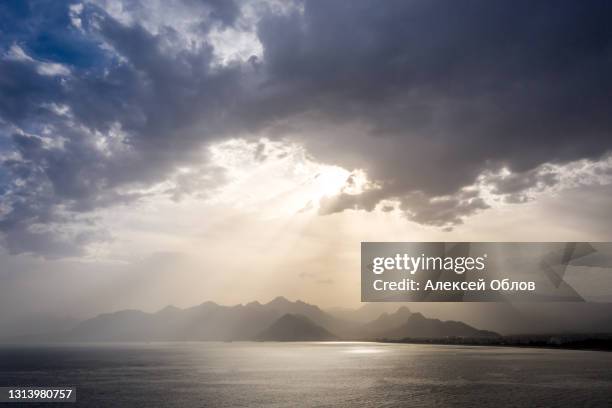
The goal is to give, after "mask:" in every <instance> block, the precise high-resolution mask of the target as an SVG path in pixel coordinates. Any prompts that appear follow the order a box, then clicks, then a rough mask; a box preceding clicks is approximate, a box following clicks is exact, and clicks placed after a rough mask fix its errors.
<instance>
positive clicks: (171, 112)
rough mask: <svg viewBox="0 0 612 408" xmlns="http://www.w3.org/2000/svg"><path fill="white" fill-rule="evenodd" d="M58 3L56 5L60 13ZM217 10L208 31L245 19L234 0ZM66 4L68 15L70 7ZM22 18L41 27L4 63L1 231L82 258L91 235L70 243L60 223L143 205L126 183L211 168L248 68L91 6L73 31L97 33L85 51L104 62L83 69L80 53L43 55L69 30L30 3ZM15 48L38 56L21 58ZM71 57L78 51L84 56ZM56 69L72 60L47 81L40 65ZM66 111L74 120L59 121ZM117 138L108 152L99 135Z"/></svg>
mask: <svg viewBox="0 0 612 408" xmlns="http://www.w3.org/2000/svg"><path fill="white" fill-rule="evenodd" d="M58 3H59V2H51V3H48V4H46V5H47V6H49V7H51V8H53V9H55V8H57V7H58V6H57V4H58ZM189 3H190V4H191V3H194V4H195V3H197V2H189ZM203 3H204V2H203ZM228 3H229V2H228ZM134 4H135V3H134ZM212 4H213V5H214V7H213V8H212V10H213V12H212V13H211V16H212V17H211V18H212V19H213V21H209V23H210V24H213V23H214V19H216V18H218V19H220V20H221V22H222V23H223V24H228V23H231V21H233V20H234V19H235V15H232V13H231V10H230V9H229V8H228V7H230V6H229V4H228V5H222V4H217V3H216V2H212ZM38 6H40V4H39V5H38ZM62 6H63V14H64V15H65V16H67V15H68V5H67V4H63V5H62ZM4 8H5V10H3V13H2V18H3V19H6V18H8V19H9V20H10V21H12V19H13V18H16V17H15V13H13V14H10V13H9V12H8V11H7V10H6V9H8V8H9V7H8V5H6V4H5V5H4ZM7 15H8V17H7ZM52 15H53V16H55V13H53V14H52ZM19 17H20V18H22V19H23V20H24V21H23V25H24V26H33V27H30V29H29V30H26V32H24V33H21V32H20V33H18V34H19V35H12V36H11V35H7V36H5V37H4V39H6V40H7V41H6V42H5V41H3V43H2V53H3V54H4V57H5V58H3V59H2V60H1V61H0V75H1V80H0V88H1V89H0V116H1V118H2V122H0V125H1V126H2V127H1V130H2V138H3V140H2V144H1V145H0V146H7V148H4V149H3V151H4V152H5V153H7V156H6V158H4V159H2V170H3V173H5V176H6V177H5V178H3V179H4V180H5V182H4V183H3V184H4V185H3V189H2V196H1V198H2V204H3V206H2V207H1V208H0V210H2V219H1V221H0V231H2V233H3V241H4V246H5V247H6V248H8V249H9V251H11V252H13V253H20V252H36V253H40V254H43V255H50V254H56V255H58V256H59V255H76V254H79V253H80V249H81V247H82V245H83V244H84V243H87V242H89V239H85V235H84V234H85V233H84V232H82V231H81V232H75V233H69V234H67V235H66V231H62V225H65V224H67V223H69V222H71V221H72V222H74V221H78V220H81V221H82V217H80V215H81V214H85V213H87V212H89V211H91V210H94V209H96V208H104V207H107V206H110V205H117V204H121V203H122V202H129V201H131V200H134V199H137V198H139V197H140V196H141V194H140V193H134V192H127V193H126V192H125V190H126V189H125V187H128V188H129V187H134V188H137V187H142V186H147V185H148V184H150V183H154V182H157V181H160V180H162V179H163V178H164V176H166V175H167V174H168V172H169V171H171V170H172V169H173V167H174V166H176V165H177V164H185V163H189V162H192V161H194V160H201V159H202V157H201V155H199V154H198V151H199V149H198V148H199V147H200V146H201V145H202V143H203V142H205V141H208V140H212V139H214V137H219V136H222V135H223V134H224V133H225V132H227V131H228V129H231V126H226V125H225V122H226V121H225V120H223V121H222V122H223V123H221V122H219V123H216V119H215V118H214V117H215V116H216V117H221V116H223V113H224V112H225V111H226V110H227V109H228V108H230V107H231V105H232V97H233V95H235V94H237V93H238V92H237V91H236V88H237V87H238V86H239V84H240V81H239V74H240V67H228V68H226V69H217V70H215V71H214V72H213V71H212V70H211V67H210V65H211V64H210V63H211V58H212V48H211V47H210V46H209V45H208V44H206V43H204V44H203V45H202V46H200V47H197V48H195V49H193V48H192V49H190V50H189V51H187V50H183V49H181V48H179V47H175V44H173V43H172V41H175V37H174V35H173V30H172V29H171V28H166V29H165V30H164V32H163V34H159V35H153V34H151V33H149V32H148V31H146V30H145V29H143V28H142V27H141V26H140V25H138V24H135V25H131V26H127V25H123V24H121V23H119V22H118V21H116V20H114V19H113V18H111V17H110V16H108V15H107V14H106V13H105V12H104V11H103V10H100V9H98V8H96V7H93V6H91V7H86V8H85V10H84V11H83V26H84V29H85V30H90V31H84V32H81V31H79V30H77V29H76V28H74V27H68V26H65V27H64V30H66V31H69V32H70V34H71V35H72V36H73V37H76V38H79V37H88V41H87V44H86V45H87V47H84V48H83V50H82V51H83V52H84V53H86V54H92V51H91V48H92V47H93V48H95V49H97V55H96V59H98V60H100V61H103V64H101V65H98V66H93V67H85V68H83V67H79V66H78V65H75V64H72V62H73V60H79V57H78V55H77V56H73V57H71V58H66V59H59V60H49V59H43V58H42V57H41V56H40V55H37V54H35V53H34V50H36V49H37V48H39V47H40V44H38V42H39V41H41V40H40V38H41V37H44V36H45V35H46V33H48V32H55V31H57V30H59V28H58V27H57V24H62V25H64V24H68V23H69V22H68V21H67V20H61V21H60V22H58V21H57V19H55V18H48V19H47V18H46V16H45V15H44V13H43V11H42V10H41V9H40V8H37V7H35V5H32V6H31V7H29V8H28V7H25V8H24V10H21V12H20V14H19ZM9 34H10V33H9ZM67 35H68V34H66V36H67ZM75 42H78V41H76V40H75V41H73V43H75ZM82 42H85V40H82ZM15 46H18V47H19V48H20V49H23V52H24V53H26V54H27V55H28V57H27V58H15V57H14V56H12V57H11V56H10V55H9V53H10V50H11V48H12V47H13V48H14V47H15ZM109 47H110V48H111V51H109ZM173 47H174V49H173ZM165 48H170V49H173V50H172V52H170V51H166V50H165ZM73 51H74V52H73V54H75V55H76V54H78V52H79V51H80V50H78V49H77V50H73ZM52 62H53V63H62V64H64V65H65V66H66V67H69V68H70V72H71V73H70V74H68V75H44V74H41V73H40V70H39V69H38V68H39V67H40V66H41V64H44V63H52ZM53 104H55V105H53ZM53 106H55V108H53ZM58 107H66V108H68V112H67V113H64V114H60V113H58V112H57V110H58V109H59V108H58ZM220 123H221V124H220ZM112 132H115V133H116V134H118V135H120V137H121V140H119V141H116V142H115V145H114V146H111V147H109V149H107V150H106V151H105V150H104V149H101V148H100V146H99V143H100V141H101V137H102V136H108V135H109V134H110V133H112ZM108 140H110V139H108V138H107V142H108ZM47 141H50V142H52V143H51V145H49V143H46V142H47ZM193 182H194V181H193V180H191V183H193ZM186 183H187V181H186V180H185V178H184V177H183V179H182V180H181V181H180V183H178V185H177V187H176V189H175V191H173V192H171V194H172V195H173V196H174V197H177V196H178V195H179V194H180V192H179V190H181V191H185V189H186V187H185V186H186ZM209 184H210V183H209ZM120 187H124V189H123V190H124V191H123V192H119V188H120ZM59 232H62V234H60V233H59ZM90 235H91V236H92V237H93V236H94V235H96V234H93V233H92V234H90ZM45 243H47V244H45Z"/></svg>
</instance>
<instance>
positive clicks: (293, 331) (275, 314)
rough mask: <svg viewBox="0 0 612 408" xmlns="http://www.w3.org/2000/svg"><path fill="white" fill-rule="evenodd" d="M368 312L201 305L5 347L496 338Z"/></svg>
mask: <svg viewBox="0 0 612 408" xmlns="http://www.w3.org/2000/svg"><path fill="white" fill-rule="evenodd" d="M370 309H375V307H368V308H367V309H366V310H365V313H363V315H364V316H365V317H363V316H362V315H359V316H360V317H359V318H352V319H351V318H350V316H347V315H346V314H345V315H342V313H340V314H334V313H330V312H326V311H323V310H321V309H320V308H319V307H317V306H315V305H311V304H308V303H305V302H302V301H300V300H297V301H295V302H292V301H289V300H287V299H286V298H284V297H277V298H275V299H274V300H272V301H270V302H268V303H265V304H262V303H259V302H251V303H248V304H245V305H243V304H239V305H235V306H222V305H219V304H216V303H214V302H205V303H202V304H200V305H198V306H194V307H190V308H186V309H179V308H177V307H174V306H167V307H165V308H163V309H161V310H159V311H158V312H156V313H146V312H142V311H139V310H123V311H118V312H114V313H105V314H101V315H98V316H96V317H94V318H92V319H88V320H85V321H83V322H81V323H78V324H76V325H75V326H74V327H73V328H71V329H69V330H63V331H61V332H57V333H52V334H44V335H35V336H21V337H20V338H13V339H9V341H11V340H12V341H20V342H28V341H29V342H42V341H45V342H48V341H51V342H87V341H100V342H103V341H246V340H257V341H323V340H336V339H339V340H375V339H382V338H385V339H401V338H407V337H409V338H442V337H491V336H498V334H497V333H494V332H491V331H485V330H478V329H476V328H474V327H472V326H470V325H468V324H465V323H462V322H456V321H441V320H439V319H430V318H427V317H425V316H423V314H421V313H413V312H411V311H410V310H409V309H408V308H407V307H399V308H397V309H396V310H395V311H393V312H387V311H383V312H381V313H376V312H373V311H372V310H370ZM355 316H356V315H355ZM355 316H353V317H355ZM5 341H7V340H6V339H5Z"/></svg>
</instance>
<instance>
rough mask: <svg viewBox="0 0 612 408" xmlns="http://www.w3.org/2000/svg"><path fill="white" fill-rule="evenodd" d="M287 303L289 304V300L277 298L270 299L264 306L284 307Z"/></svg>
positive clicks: (282, 297) (281, 297)
mask: <svg viewBox="0 0 612 408" xmlns="http://www.w3.org/2000/svg"><path fill="white" fill-rule="evenodd" d="M288 303H291V302H290V301H289V300H287V298H286V297H284V296H277V297H275V298H274V299H272V300H271V301H269V302H268V303H266V305H268V306H283V305H286V304H288Z"/></svg>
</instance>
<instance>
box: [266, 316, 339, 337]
mask: <svg viewBox="0 0 612 408" xmlns="http://www.w3.org/2000/svg"><path fill="white" fill-rule="evenodd" d="M255 339H256V340H259V341H326V340H337V339H338V337H336V336H334V335H333V334H331V333H330V332H329V331H327V330H326V329H324V328H323V327H321V326H319V325H317V324H315V323H314V322H313V321H312V320H310V319H309V318H307V317H306V316H303V315H297V314H289V313H287V314H286V315H284V316H282V317H281V318H279V319H278V320H277V321H275V322H274V323H273V324H272V325H271V326H270V327H268V328H267V329H265V330H264V331H263V332H261V333H260V334H259V335H258V336H256V338H255Z"/></svg>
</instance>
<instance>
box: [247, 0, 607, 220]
mask: <svg viewBox="0 0 612 408" xmlns="http://www.w3.org/2000/svg"><path fill="white" fill-rule="evenodd" d="M611 16H612V5H611V4H610V3H609V2H605V1H595V2H574V1H554V2H552V1H545V2H527V1H518V2H490V1H466V2H453V1H389V2H370V1H354V2H328V1H312V2H305V3H304V12H303V14H299V13H295V14H293V15H290V16H272V17H269V18H266V19H264V20H263V21H262V22H261V24H260V26H259V34H260V38H261V40H262V42H263V46H264V61H265V66H266V70H267V73H268V79H269V80H268V83H267V84H266V86H267V87H268V88H269V89H275V90H277V92H276V93H272V96H271V97H270V98H269V100H268V102H269V104H268V105H260V106H259V108H258V109H259V110H260V112H261V113H262V116H264V117H270V116H272V117H273V116H274V115H275V114H276V115H278V116H286V115H288V114H290V113H293V112H304V111H309V112H310V114H311V115H313V113H312V112H313V111H314V112H316V114H317V115H319V117H320V118H327V119H329V120H333V121H335V122H336V123H338V122H343V121H344V122H358V123H360V124H362V128H361V129H362V132H365V133H368V134H369V135H370V136H371V137H370V138H367V139H363V138H360V135H359V134H358V132H355V130H354V128H351V129H350V130H349V131H346V132H345V133H346V134H343V132H342V131H341V130H340V131H338V130H337V129H336V130H335V133H333V132H334V131H330V132H329V133H328V134H324V135H323V137H326V138H328V139H329V140H326V141H325V143H320V145H322V146H324V148H321V149H318V148H317V146H318V145H317V143H312V145H313V146H314V147H313V149H314V152H315V155H316V156H317V157H322V158H325V159H328V160H330V161H334V159H336V161H337V159H338V158H341V157H343V155H342V154H341V153H338V152H341V151H343V150H350V151H351V152H352V155H353V156H354V155H358V157H359V158H360V159H362V160H363V163H367V164H369V167H367V170H368V173H369V175H370V176H371V177H373V178H374V179H376V180H379V181H381V182H382V183H383V188H384V191H383V192H378V193H373V194H374V195H375V196H377V198H385V197H388V198H392V197H397V198H400V199H402V197H403V196H404V195H406V194H408V195H410V194H412V193H413V192H414V191H421V192H422V193H424V194H425V195H426V196H444V195H448V194H455V193H456V192H457V191H458V190H459V189H460V188H461V187H463V186H466V185H469V184H471V183H473V182H474V181H475V179H476V177H477V176H478V175H479V174H480V173H482V172H483V171H484V170H485V169H497V168H500V167H502V166H506V167H508V168H509V169H510V170H512V171H513V172H519V173H524V172H529V171H530V170H532V169H534V168H536V167H537V166H539V165H541V164H542V163H545V162H566V161H570V160H574V159H578V158H584V157H590V158H598V157H599V156H601V155H602V153H604V152H605V151H606V150H608V149H609V148H610V147H611V145H612V135H611V130H612V116H611V115H610V114H609V112H610V111H611V108H612V100H611V99H610V94H611V91H612V77H611V76H610V75H609V72H612V25H610V24H609V19H610V17H611ZM279 112H280V113H279ZM304 126H305V127H307V125H304ZM317 130H318V129H317ZM306 132H307V130H306ZM312 133H315V132H312ZM318 133H319V134H321V132H320V130H319V132H318ZM307 141H308V140H307ZM330 145H331V146H333V148H330ZM326 153H327V154H326ZM348 165H349V166H350V165H357V166H359V159H358V160H355V161H351V162H349V163H348ZM519 184H520V183H519ZM529 184H530V181H529V180H527V181H526V182H523V186H524V187H528V185H529ZM500 187H501V186H500ZM344 198H346V205H341V204H337V208H338V209H339V210H341V209H343V208H346V207H351V206H352V204H354V201H355V200H359V199H356V198H355V197H350V196H345V197H344ZM361 201H363V200H361ZM366 201H367V200H366ZM369 207H371V205H370V206H368V204H367V203H366V204H364V208H369ZM458 210H459V213H461V212H463V211H462V210H461V209H460V208H458ZM426 218H429V216H427V217H426ZM451 219H452V217H451ZM434 223H435V222H434Z"/></svg>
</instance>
